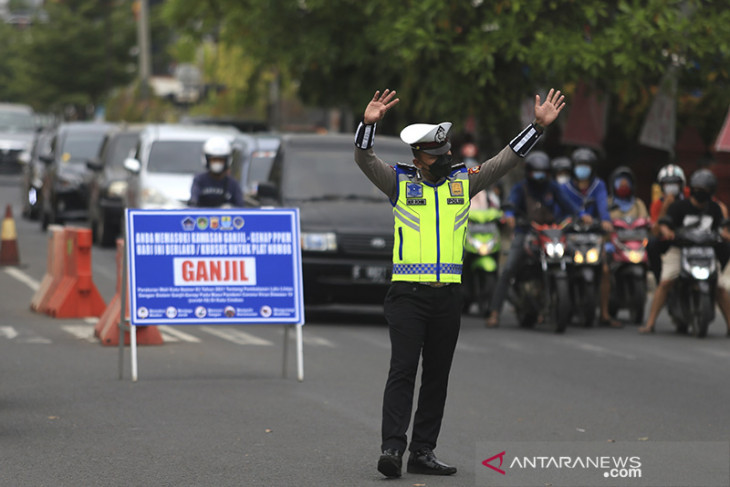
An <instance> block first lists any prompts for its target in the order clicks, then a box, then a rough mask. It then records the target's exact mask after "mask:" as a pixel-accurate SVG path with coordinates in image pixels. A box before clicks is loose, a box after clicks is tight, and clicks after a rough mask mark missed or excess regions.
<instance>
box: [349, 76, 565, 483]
mask: <svg viewBox="0 0 730 487" xmlns="http://www.w3.org/2000/svg"><path fill="white" fill-rule="evenodd" d="M395 94H396V93H395V91H390V90H387V89H386V90H385V91H384V92H383V93H382V94H381V93H380V91H376V92H375V95H374V96H373V99H372V100H371V101H370V103H368V105H367V107H366V109H365V114H364V117H363V121H362V123H361V124H360V126H359V127H358V129H357V133H356V136H355V146H356V149H355V162H356V163H357V165H358V166H359V167H360V169H361V170H362V171H363V172H364V173H365V175H367V176H368V178H369V179H370V180H371V181H372V182H373V184H375V185H376V186H377V187H378V188H379V189H380V190H381V191H382V192H383V193H385V194H386V195H387V196H388V198H390V202H391V204H392V205H393V215H394V221H395V243H394V246H393V282H392V284H391V287H390V289H389V291H388V294H387V296H386V298H385V306H384V309H385V317H386V319H387V321H388V326H389V330H390V343H391V359H390V371H389V373H388V380H387V383H386V385H385V394H384V397H383V421H382V445H381V450H382V455H381V456H380V459H379V460H378V470H379V471H380V473H382V474H383V475H385V476H386V477H400V475H401V469H402V455H403V452H404V451H405V449H406V446H408V449H409V450H410V456H409V459H408V466H407V471H408V472H409V473H420V474H428V475H451V474H454V473H456V468H455V467H452V466H449V465H447V464H446V463H444V462H442V461H440V460H438V459H437V458H436V456H435V455H434V452H433V450H434V449H435V448H436V440H437V438H438V434H439V431H440V429H441V420H442V417H443V411H444V404H445V402H446V389H447V385H448V379H449V370H450V368H451V361H452V358H453V355H454V349H455V347H456V341H457V338H458V336H459V327H460V323H461V306H462V303H461V301H462V295H461V290H460V289H459V283H460V282H461V268H462V261H463V254H464V249H463V245H464V234H465V231H466V225H467V219H468V214H469V200H470V199H471V198H472V197H473V196H474V195H475V194H477V193H478V192H479V191H481V190H483V189H485V188H487V187H488V186H489V185H491V184H493V183H495V182H496V181H497V180H498V179H499V178H500V177H502V176H503V175H504V174H505V173H506V172H507V171H509V170H510V169H512V168H514V167H516V166H517V164H518V162H519V161H520V158H521V157H524V156H525V155H526V154H527V153H528V152H529V150H530V149H531V148H532V147H533V146H534V144H535V143H536V142H537V140H538V138H539V137H540V135H541V134H542V131H543V129H544V127H546V126H547V125H549V124H550V123H551V122H552V121H553V120H555V119H556V118H557V116H558V114H559V113H560V111H561V110H562V109H563V107H564V106H565V103H563V96H561V94H560V92H559V91H557V92H555V91H554V90H550V92H549V93H548V96H547V98H546V100H545V102H544V103H541V101H540V97H539V96H536V97H535V122H534V123H532V124H530V125H528V126H527V127H526V128H525V129H524V130H523V131H522V133H520V134H519V135H518V136H517V137H515V139H514V140H512V142H510V144H509V145H508V146H507V147H505V148H504V149H502V151H501V152H500V153H499V154H497V155H496V156H495V157H493V158H492V159H489V160H488V161H486V162H484V163H483V164H481V165H479V166H476V167H474V168H472V169H469V170H467V169H466V167H465V166H464V165H463V164H458V165H453V164H452V160H451V142H450V141H449V137H448V134H449V129H450V128H451V123H449V122H443V123H439V124H436V125H432V124H414V125H409V126H408V127H406V128H404V129H403V131H402V132H401V134H400V135H401V140H403V141H404V142H405V143H407V144H409V145H410V146H411V149H412V151H413V165H404V164H397V165H396V166H395V167H392V166H389V165H388V164H386V163H385V162H383V161H382V160H381V159H379V158H378V157H377V156H376V155H375V152H374V151H373V145H374V141H375V129H376V125H377V123H378V122H380V121H381V120H382V119H383V117H384V116H385V113H386V112H387V111H388V110H389V109H390V108H392V107H393V106H394V105H395V104H397V103H398V102H399V101H400V100H399V99H398V98H395ZM421 356H422V375H421V388H420V392H419V397H418V406H417V409H416V413H415V418H414V422H413V432H412V437H411V443H410V446H409V445H408V441H407V435H406V432H407V430H408V425H409V423H410V418H411V410H412V407H413V391H414V386H415V381H416V373H417V371H418V362H419V357H421Z"/></svg>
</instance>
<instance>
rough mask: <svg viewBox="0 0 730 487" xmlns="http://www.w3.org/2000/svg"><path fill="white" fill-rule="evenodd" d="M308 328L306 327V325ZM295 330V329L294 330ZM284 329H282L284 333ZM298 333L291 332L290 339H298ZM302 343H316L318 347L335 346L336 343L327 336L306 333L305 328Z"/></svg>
mask: <svg viewBox="0 0 730 487" xmlns="http://www.w3.org/2000/svg"><path fill="white" fill-rule="evenodd" d="M305 328H306V327H305ZM292 332H293V330H292ZM283 333H284V331H283V330H282V334H283ZM296 339H297V334H296V333H289V340H296ZM302 343H306V344H307V345H314V346H316V347H330V348H335V344H334V343H332V342H331V341H329V340H327V339H326V338H322V337H318V336H314V335H312V334H310V333H306V332H305V331H304V330H302Z"/></svg>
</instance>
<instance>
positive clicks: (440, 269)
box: [393, 264, 463, 275]
mask: <svg viewBox="0 0 730 487" xmlns="http://www.w3.org/2000/svg"><path fill="white" fill-rule="evenodd" d="M462 267H463V265H461V264H439V265H438V266H437V265H436V264H393V274H398V275H403V274H439V273H440V274H459V275H461V269H462Z"/></svg>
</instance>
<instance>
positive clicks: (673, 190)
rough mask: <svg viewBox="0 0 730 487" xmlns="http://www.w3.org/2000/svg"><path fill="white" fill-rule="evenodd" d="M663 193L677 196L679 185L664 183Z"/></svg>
mask: <svg viewBox="0 0 730 487" xmlns="http://www.w3.org/2000/svg"><path fill="white" fill-rule="evenodd" d="M664 194H670V195H672V196H677V195H678V194H679V185H678V184H665V185H664Z"/></svg>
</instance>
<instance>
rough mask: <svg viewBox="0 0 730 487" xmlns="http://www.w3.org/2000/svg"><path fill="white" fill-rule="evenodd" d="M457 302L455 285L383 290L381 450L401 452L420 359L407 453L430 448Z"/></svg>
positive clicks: (455, 332)
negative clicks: (386, 333)
mask: <svg viewBox="0 0 730 487" xmlns="http://www.w3.org/2000/svg"><path fill="white" fill-rule="evenodd" d="M462 301H463V296H462V291H461V285H460V284H451V285H449V286H444V287H440V288H432V287H430V286H426V285H423V284H416V283H409V282H395V283H393V284H392V285H391V287H390V289H389V290H388V294H387V296H386V298H385V318H386V320H387V321H388V326H389V329H390V345H391V356H390V372H389V373H388V382H387V383H386V384H385V394H384V396H383V424H382V440H383V442H382V445H381V446H382V449H383V450H386V449H396V450H398V451H400V452H404V451H405V450H406V446H407V445H408V438H407V434H406V433H407V431H408V425H409V423H410V419H411V412H412V410H413V393H414V387H415V382H416V373H417V372H418V362H419V359H420V358H421V356H422V357H423V360H422V365H421V366H422V373H421V388H420V391H419V393H418V407H417V409H416V414H415V416H414V419H413V435H412V438H411V444H410V447H409V450H410V451H417V450H419V449H421V448H424V447H428V448H431V449H434V448H436V440H437V438H438V435H439V431H440V430H441V420H442V418H443V415H444V405H445V403H446V390H447V388H448V382H449V372H450V370H451V361H452V359H453V357H454V349H455V348H456V341H457V339H458V338H459V327H460V326H461V307H462Z"/></svg>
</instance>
